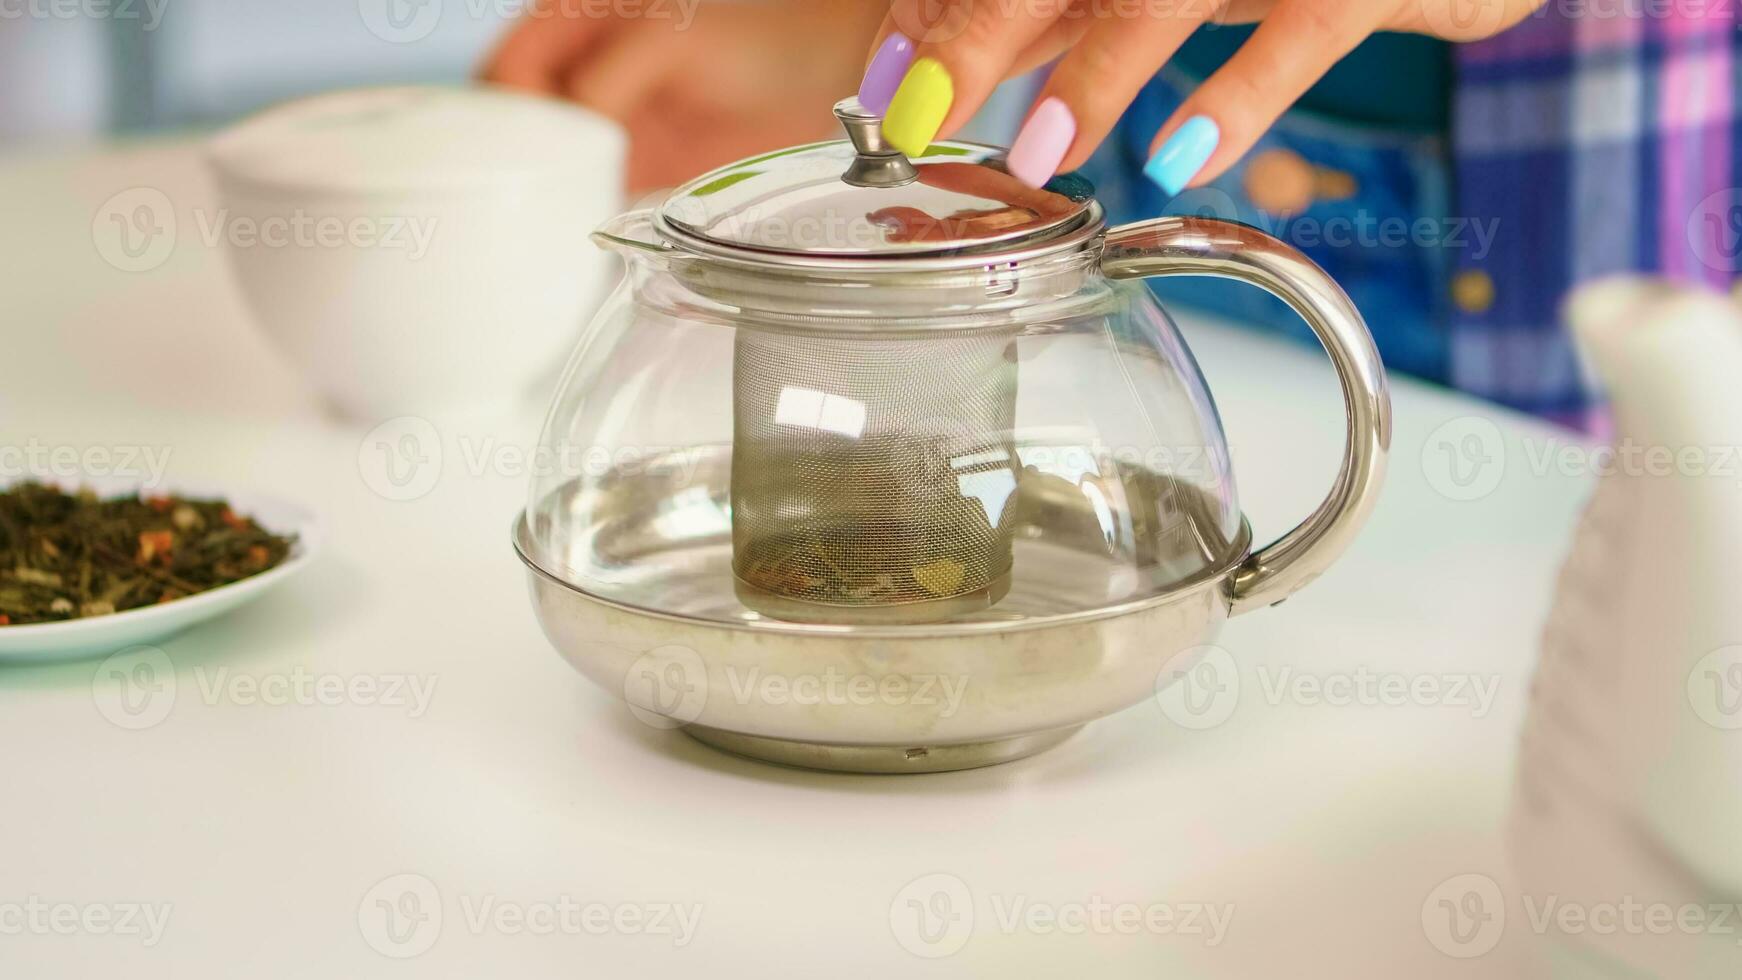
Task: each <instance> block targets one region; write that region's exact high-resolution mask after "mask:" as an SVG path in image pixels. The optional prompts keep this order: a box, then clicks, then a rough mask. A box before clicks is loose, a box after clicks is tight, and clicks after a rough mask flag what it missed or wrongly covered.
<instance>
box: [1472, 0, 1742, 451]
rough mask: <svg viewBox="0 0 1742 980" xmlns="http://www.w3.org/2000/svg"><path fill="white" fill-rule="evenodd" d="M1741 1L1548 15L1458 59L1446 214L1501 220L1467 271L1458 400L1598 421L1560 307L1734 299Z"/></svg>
mask: <svg viewBox="0 0 1742 980" xmlns="http://www.w3.org/2000/svg"><path fill="white" fill-rule="evenodd" d="M1739 6H1742V0H1605V2H1597V0H1592V2H1584V0H1551V2H1550V4H1549V5H1548V6H1547V7H1545V8H1543V9H1542V10H1540V11H1538V12H1537V13H1536V14H1534V15H1532V16H1531V17H1530V18H1528V19H1526V20H1525V21H1524V22H1523V23H1522V24H1520V25H1518V26H1517V27H1515V28H1513V29H1512V30H1510V31H1507V32H1505V33H1503V34H1501V35H1499V36H1497V37H1494V38H1491V39H1489V40H1487V41H1482V42H1479V43H1476V44H1469V45H1463V46H1461V47H1460V48H1459V49H1458V52H1457V55H1456V57H1457V70H1458V74H1457V86H1456V95H1455V101H1454V105H1453V123H1452V128H1453V134H1452V135H1453V154H1452V159H1453V167H1452V170H1453V180H1454V188H1455V195H1456V196H1455V199H1454V202H1453V205H1452V209H1453V213H1454V214H1460V215H1465V216H1470V217H1481V218H1490V217H1491V218H1497V219H1498V220H1499V225H1498V233H1497V235H1496V237H1495V241H1494V244H1493V247H1492V248H1491V249H1489V250H1488V251H1487V252H1486V253H1485V254H1483V255H1481V256H1480V257H1477V256H1474V255H1473V254H1467V253H1466V254H1460V255H1459V256H1457V263H1458V265H1457V268H1456V269H1455V270H1454V278H1453V280H1452V281H1453V283H1454V287H1453V292H1454V296H1456V297H1458V298H1459V302H1458V303H1457V304H1455V306H1454V309H1453V312H1452V317H1453V320H1452V323H1451V325H1450V327H1451V370H1450V378H1449V380H1450V382H1451V383H1452V384H1453V385H1454V386H1456V387H1458V388H1460V389H1463V390H1465V391H1469V392H1472V393H1474V394H1478V395H1481V396H1484V397H1487V398H1491V399H1493V400H1494V401H1497V402H1500V403H1502V404H1506V405H1510V406H1513V407H1515V408H1518V409H1521V410H1524V411H1527V412H1531V413H1535V414H1538V415H1545V416H1549V417H1551V418H1555V419H1558V420H1560V421H1563V422H1566V423H1568V424H1572V425H1576V426H1581V427H1584V426H1588V425H1590V424H1591V422H1592V420H1593V418H1594V409H1595V407H1596V406H1595V398H1594V394H1593V391H1592V388H1591V386H1590V384H1589V383H1588V381H1587V379H1586V378H1585V377H1583V376H1582V374H1581V370H1580V366H1579V363H1578V360H1577V358H1576V357H1575V354H1574V350H1573V348H1572V344H1571V341H1570V339H1569V337H1568V335H1567V332H1566V330H1565V329H1564V327H1563V325H1562V324H1561V321H1560V318H1559V307H1560V304H1561V301H1562V300H1563V299H1564V298H1565V296H1566V293H1567V291H1568V290H1569V289H1570V288H1572V287H1573V286H1574V285H1576V284H1578V283H1580V282H1582V281H1585V280H1588V279H1592V278H1595V277H1597V276H1602V275H1606V274H1610V273H1617V272H1649V273H1656V274H1661V275H1665V276H1668V277H1671V278H1675V279H1680V280H1686V281H1695V282H1703V283H1708V284H1710V285H1713V286H1717V287H1720V288H1725V289H1728V288H1730V287H1731V285H1732V283H1733V281H1734V280H1735V279H1736V277H1737V273H1738V269H1739V268H1742V260H1739V258H1738V254H1739V253H1742V190H1739V189H1738V188H1739V185H1742V120H1739V118H1738V115H1737V112H1738V106H1737V100H1736V93H1737V82H1738V71H1739V70H1742V58H1739V57H1738V48H1739V46H1742V30H1739V27H1742V17H1739V16H1738V12H1737V8H1738V7H1739Z"/></svg>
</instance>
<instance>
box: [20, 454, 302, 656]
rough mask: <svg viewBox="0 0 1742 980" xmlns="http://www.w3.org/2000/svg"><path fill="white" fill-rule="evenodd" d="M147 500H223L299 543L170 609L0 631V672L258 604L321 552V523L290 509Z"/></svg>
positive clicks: (100, 649) (267, 500) (150, 636)
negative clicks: (0, 667)
mask: <svg viewBox="0 0 1742 980" xmlns="http://www.w3.org/2000/svg"><path fill="white" fill-rule="evenodd" d="M92 489H94V490H96V491H97V492H98V493H100V494H103V495H105V496H108V495H111V494H116V493H123V492H127V489H128V488H124V487H106V486H104V485H103V484H102V483H101V482H98V483H95V484H93V485H92ZM152 492H153V493H177V494H181V495H184V496H195V497H215V496H223V497H225V498H226V499H228V500H229V501H230V504H231V506H232V507H233V508H234V509H235V510H236V512H237V513H238V514H244V515H246V516H249V517H252V518H254V520H255V521H257V522H259V524H260V526H261V527H263V528H265V529H267V530H269V531H271V532H273V533H274V534H294V535H296V544H295V545H293V546H292V547H291V550H290V556H289V557H288V558H286V559H285V560H284V561H283V562H281V563H280V564H278V565H276V566H274V567H273V568H270V569H268V570H266V571H264V572H261V573H260V574H259V575H253V576H250V577H248V578H245V579H242V580H241V581H239V582H232V583H230V584H229V585H221V586H219V587H217V588H215V589H211V590H209V591H206V592H200V593H197V594H195V595H191V596H187V597H185V598H182V599H177V600H175V601H174V602H166V603H163V604H162V605H156V606H145V607H142V608H139V609H129V610H125V611H123V612H118V613H113V614H111V615H108V616H92V617H90V618H88V619H74V620H68V621H67V622H64V623H31V624H25V625H20V626H0V664H20V663H46V662H49V661H56V660H78V659H81V658H85V657H102V656H108V655H109V654H112V653H116V652H118V651H121V650H124V649H126V648H128V647H132V646H137V645H139V644H142V643H155V642H158V641H159V640H162V639H165V638H166V637H169V636H173V635H174V634H176V633H179V632H181V631H182V630H185V629H187V628H188V627H190V626H193V625H195V624H197V623H202V622H205V621H206V620H208V619H211V618H213V617H215V616H221V615H223V614H224V613H226V612H229V611H230V610H232V609H235V608H236V607H237V606H240V605H242V604H243V603H246V602H251V601H253V600H255V599H257V598H259V597H260V596H262V595H264V594H265V593H266V591H267V590H268V589H271V588H273V587H274V586H277V585H279V584H281V583H283V582H284V581H286V580H287V579H289V578H290V577H291V576H292V575H295V574H296V573H298V572H300V571H302V570H303V569H304V568H306V567H308V565H309V563H310V562H312V561H313V560H314V558H315V555H316V554H318V553H319V551H320V547H321V538H322V533H321V524H320V522H319V520H317V519H316V517H315V516H314V515H313V514H311V513H309V512H308V511H306V510H304V509H302V508H301V507H298V506H296V505H295V504H291V503H287V502H285V501H282V500H276V499H273V498H271V497H266V496H259V495H254V494H222V493H218V492H213V491H209V490H206V489H203V488H195V489H154V490H153V491H152Z"/></svg>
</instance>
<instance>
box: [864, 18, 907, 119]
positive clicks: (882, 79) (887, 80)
mask: <svg viewBox="0 0 1742 980" xmlns="http://www.w3.org/2000/svg"><path fill="white" fill-rule="evenodd" d="M912 60H913V41H911V40H909V39H908V37H907V35H906V34H903V33H901V32H900V31H896V32H895V33H893V34H891V35H889V36H888V37H886V38H884V39H883V46H882V47H879V48H878V49H877V54H876V55H875V56H873V57H872V59H871V64H870V66H869V67H867V68H866V69H865V80H864V81H862V82H860V83H859V105H861V106H863V107H864V108H865V111H866V112H869V113H872V114H874V115H878V116H881V115H883V114H884V113H885V112H888V111H889V100H891V99H893V98H895V90H896V89H898V88H900V87H901V79H902V77H903V76H905V75H906V74H907V65H908V62H910V61H912Z"/></svg>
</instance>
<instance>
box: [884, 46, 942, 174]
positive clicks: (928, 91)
mask: <svg viewBox="0 0 1742 980" xmlns="http://www.w3.org/2000/svg"><path fill="white" fill-rule="evenodd" d="M955 99H956V84H955V82H953V81H951V80H950V70H949V69H948V68H945V67H944V66H943V64H942V63H941V62H939V61H938V60H937V59H935V58H921V59H919V60H918V61H916V62H914V63H913V67H912V68H909V69H908V70H907V76H906V77H905V78H903V79H902V80H901V87H900V88H898V89H896V90H895V98H893V99H891V100H889V112H888V113H887V114H885V115H884V117H883V138H884V139H886V140H888V141H889V142H890V144H891V145H892V146H894V147H895V148H896V149H898V150H900V151H901V152H903V153H905V154H907V155H908V156H910V157H917V156H924V155H925V148H926V147H928V146H930V145H931V138H932V137H933V136H936V135H937V134H938V127H939V126H942V125H943V124H944V117H945V116H946V115H949V112H950V103H952V102H954V101H955Z"/></svg>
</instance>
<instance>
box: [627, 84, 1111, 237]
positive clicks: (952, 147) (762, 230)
mask: <svg viewBox="0 0 1742 980" xmlns="http://www.w3.org/2000/svg"><path fill="white" fill-rule="evenodd" d="M835 115H836V117H837V118H839V119H840V120H841V124H842V125H843V126H844V127H845V128H846V130H847V135H848V137H849V139H848V140H844V141H842V140H836V141H833V142H829V143H813V144H810V145H808V146H799V147H793V148H790V149H786V150H780V151H778V152H775V153H770V154H767V155H765V156H760V157H753V158H751V159H749V160H743V161H740V162H738V163H734V164H731V165H730V166H727V167H723V168H721V169H719V170H715V171H713V172H711V173H708V174H704V175H702V176H701V177H698V178H696V179H695V180H693V181H691V182H690V183H688V184H685V185H684V186H682V187H680V188H678V189H677V190H676V191H674V192H673V193H672V194H671V196H670V197H669V198H667V199H666V201H665V203H664V204H663V205H662V206H661V207H660V209H659V212H658V215H657V218H656V221H657V224H658V227H659V229H660V231H661V233H662V234H664V235H666V236H667V237H670V238H672V239H674V240H676V241H677V242H678V243H680V244H682V243H689V244H700V245H703V246H704V247H712V248H726V249H731V250H734V251H742V250H749V251H752V252H763V253H769V254H770V255H788V256H805V257H814V258H825V257H836V258H847V257H892V256H901V255H914V256H921V255H942V254H959V253H963V252H969V251H977V250H982V249H991V248H1002V247H1008V246H1011V245H1013V244H1016V243H1019V242H1031V241H1039V240H1044V239H1047V238H1051V237H1054V236H1056V235H1058V234H1060V233H1063V232H1066V231H1070V230H1073V229H1076V228H1079V227H1081V226H1082V225H1083V224H1084V223H1085V222H1088V221H1092V220H1096V216H1097V215H1098V214H1099V208H1098V207H1097V205H1096V204H1095V202H1094V189H1093V187H1091V186H1090V184H1089V182H1088V181H1086V180H1084V179H1083V178H1081V177H1079V176H1077V175H1075V174H1065V175H1061V176H1059V177H1057V178H1054V179H1053V180H1052V181H1051V182H1049V183H1048V184H1047V185H1046V186H1045V187H1043V188H1033V187H1029V186H1028V185H1026V184H1024V183H1023V182H1022V181H1020V180H1017V179H1016V178H1015V177H1013V176H1011V175H1010V173H1009V171H1008V170H1007V169H1005V166H1004V154H1005V151H1004V150H1003V149H1002V148H1000V147H995V146H985V145H982V144H978V143H966V142H940V143H934V144H932V145H931V146H929V147H927V148H926V152H925V154H924V155H923V156H919V157H915V158H913V159H911V160H910V159H908V158H907V157H905V156H903V155H902V154H901V153H900V151H898V150H896V149H894V148H893V147H891V146H889V145H888V144H886V143H885V142H884V141H883V135H882V133H881V131H880V129H879V123H880V122H881V120H880V119H879V118H878V117H877V116H874V115H871V114H870V113H868V112H866V111H865V110H864V109H863V108H861V107H860V106H859V103H858V100H857V99H844V100H842V101H841V102H840V103H838V104H837V105H836V106H835Z"/></svg>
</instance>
